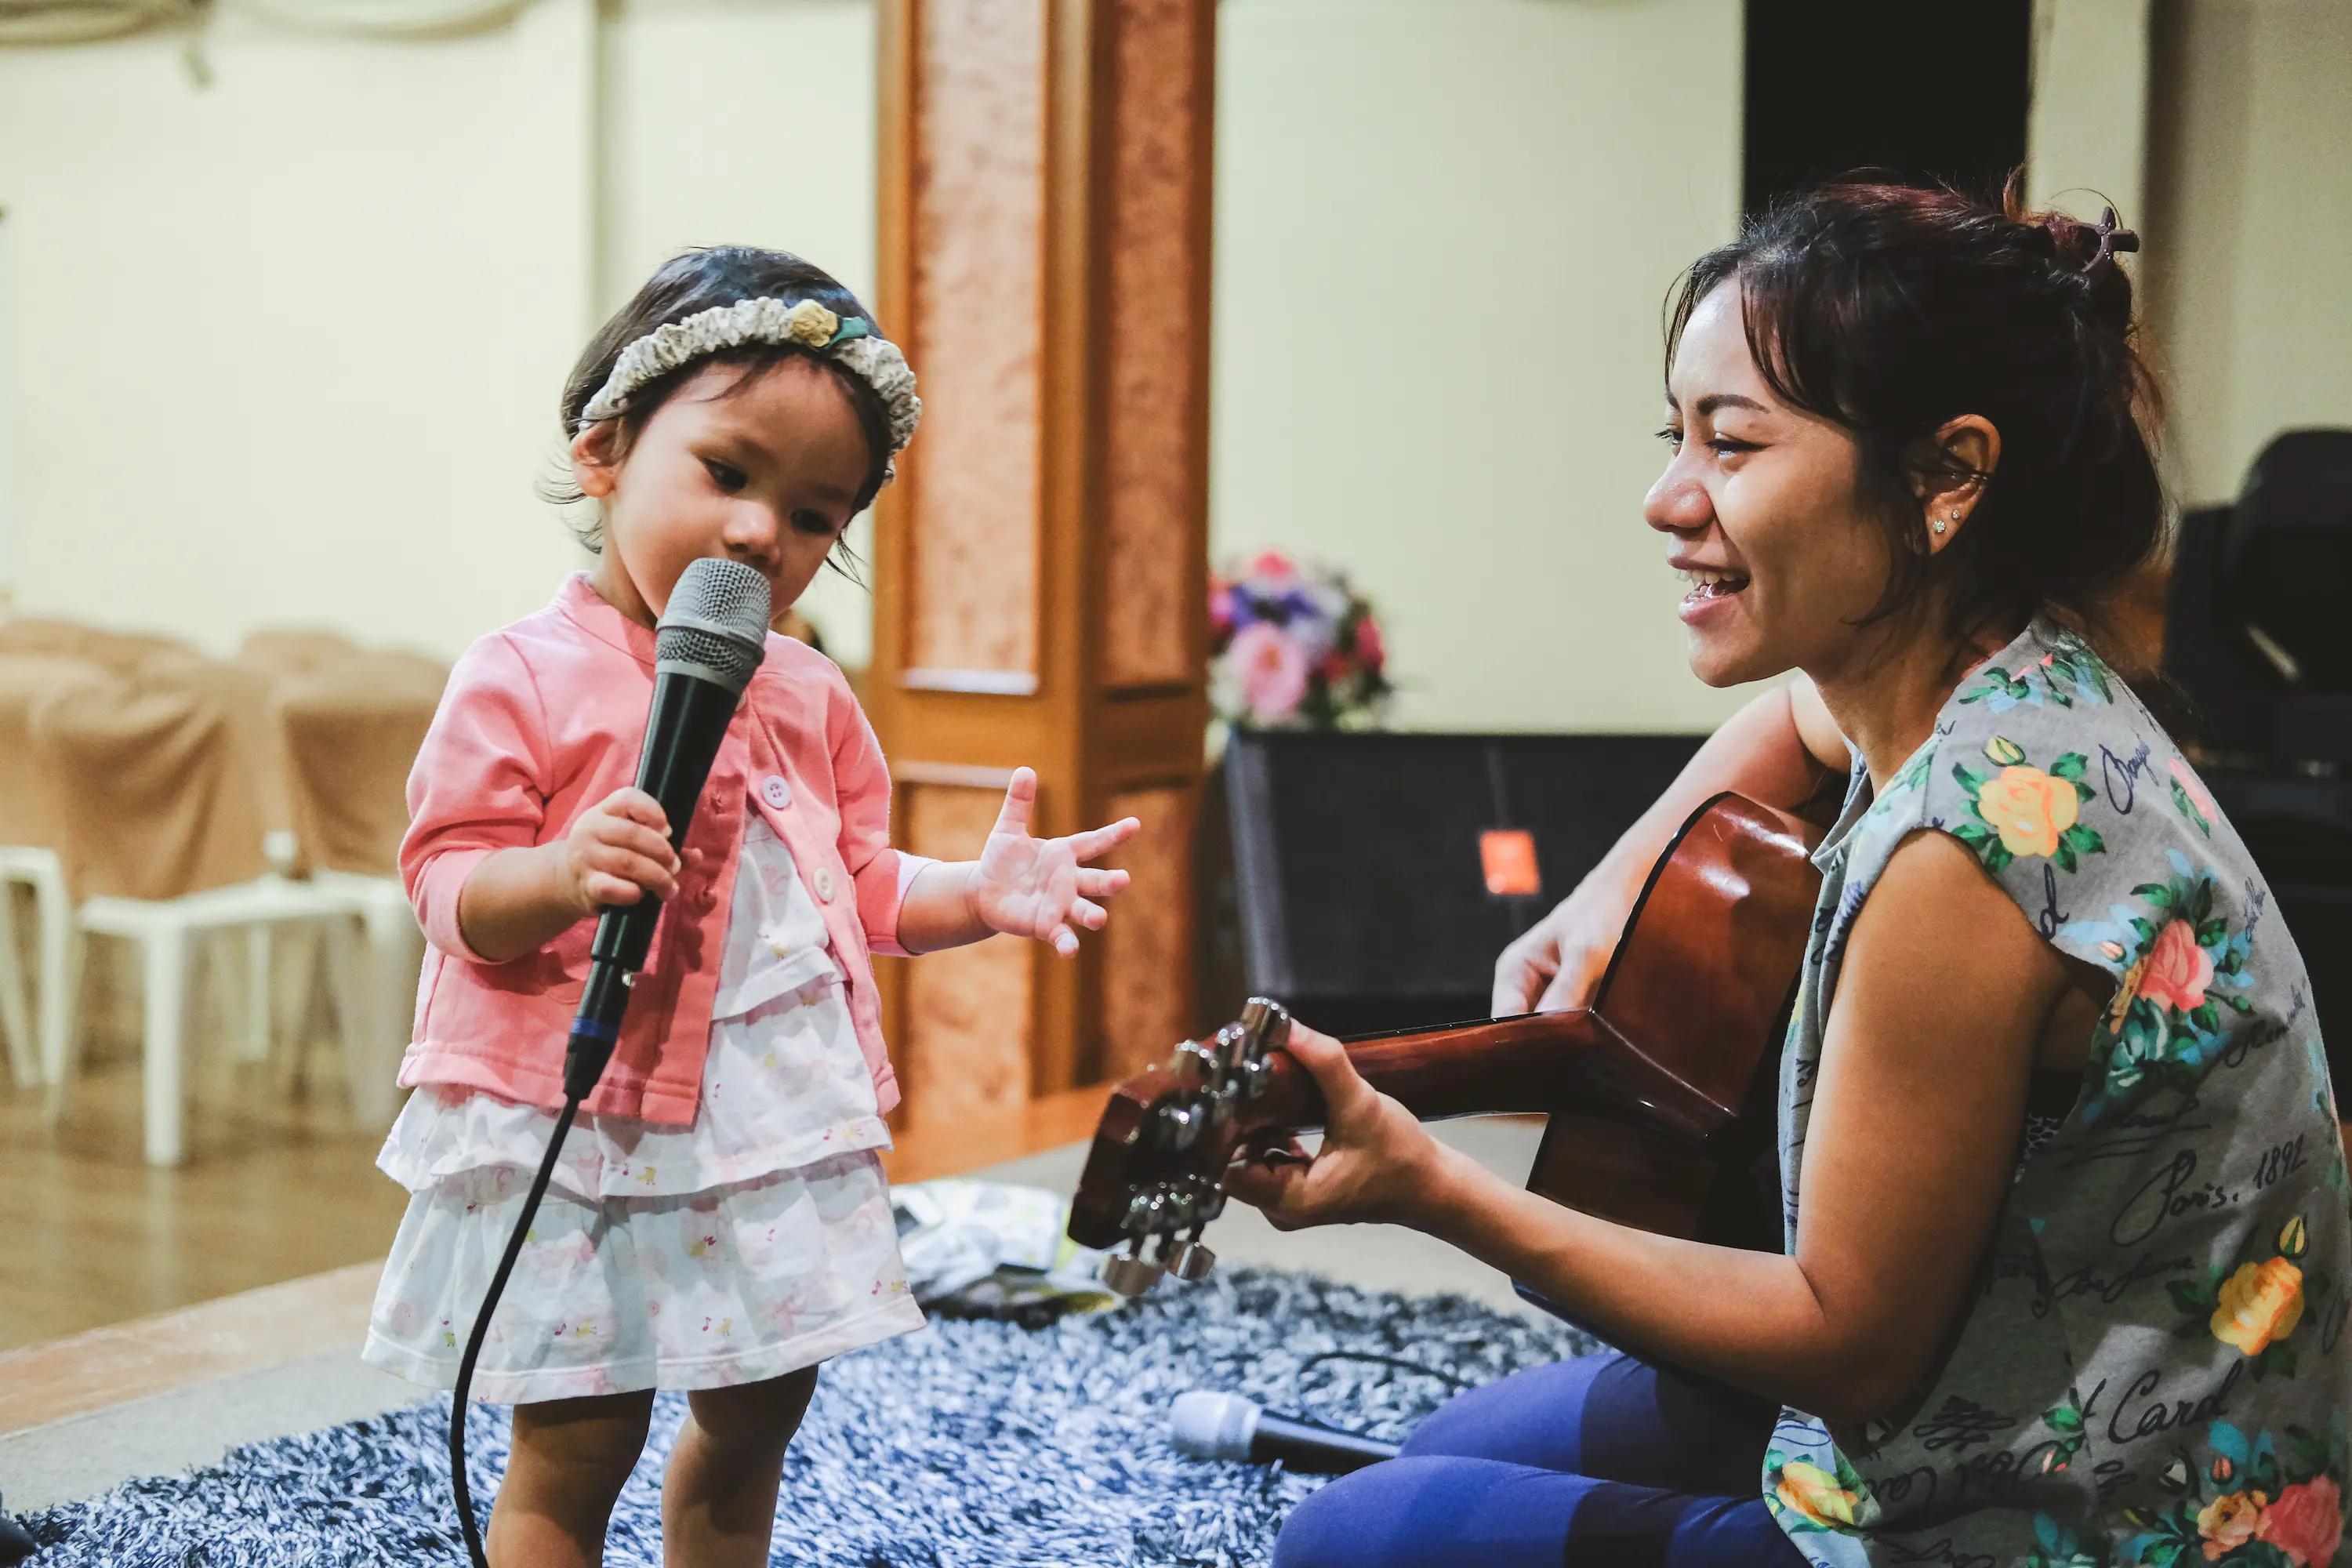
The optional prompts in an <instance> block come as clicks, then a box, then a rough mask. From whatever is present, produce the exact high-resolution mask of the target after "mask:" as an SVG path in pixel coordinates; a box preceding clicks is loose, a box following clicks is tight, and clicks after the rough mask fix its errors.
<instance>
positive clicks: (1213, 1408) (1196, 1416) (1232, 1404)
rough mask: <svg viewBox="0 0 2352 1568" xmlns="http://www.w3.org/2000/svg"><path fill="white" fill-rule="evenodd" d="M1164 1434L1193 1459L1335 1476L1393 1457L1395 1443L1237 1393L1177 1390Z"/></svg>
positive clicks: (1180, 1450)
mask: <svg viewBox="0 0 2352 1568" xmlns="http://www.w3.org/2000/svg"><path fill="white" fill-rule="evenodd" d="M1168 1436H1169V1440H1170V1441H1171V1442H1172V1443H1174V1444H1175V1445H1176V1449H1177V1452H1179V1453H1181V1454H1184V1455H1187V1456H1189V1457H1190V1458H1195V1459H1223V1460H1227V1461H1230V1462H1232V1463H1235V1464H1244V1465H1270V1464H1273V1463H1274V1462H1275V1461H1276V1459H1279V1460H1281V1461H1282V1462H1283V1463H1284V1464H1285V1465H1287V1466H1288V1467H1289V1468H1292V1469H1293V1470H1297V1471H1299V1472H1301V1473H1304V1474H1307V1475H1317V1476H1338V1475H1345V1474H1346V1473H1347V1472H1348V1471H1349V1470H1360V1469H1362V1468H1364V1467H1365V1466H1366V1465H1371V1464H1377V1463H1379V1462H1380V1461H1381V1460H1382V1459H1393V1458H1396V1457H1397V1446H1396V1445H1395V1444H1394V1443H1383V1442H1381V1441H1380V1440H1379V1439H1377V1438H1373V1437H1361V1436H1357V1435H1356V1434H1355V1433H1353V1432H1342V1431H1339V1429H1338V1428H1336V1427H1331V1426H1319V1425H1318V1424H1317V1423H1315V1422H1312V1421H1301V1420H1298V1419H1297V1418H1296V1417H1293V1416H1288V1415H1274V1414H1272V1413H1271V1412H1269V1411H1265V1410H1262V1409H1260V1408H1259V1407H1258V1406H1257V1405H1256V1404H1255V1402H1253V1401H1251V1400H1247V1399H1244V1398H1243V1397H1242V1396H1241V1395H1240V1394H1210V1393H1206V1392H1202V1391H1197V1390H1196V1391H1195V1392H1193V1393H1191V1394H1178V1395H1177V1396H1176V1403H1175V1404H1174V1405H1171V1406H1169V1410H1168Z"/></svg>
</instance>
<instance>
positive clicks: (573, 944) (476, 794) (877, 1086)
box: [400, 574, 929, 1124]
mask: <svg viewBox="0 0 2352 1568" xmlns="http://www.w3.org/2000/svg"><path fill="white" fill-rule="evenodd" d="M653 666H654V635H653V633H652V632H651V631H650V630H648V629H647V628H646V627H644V626H638V625H637V624H636V623H635V622H633V621H631V620H629V619H628V618H627V617H626V616H623V615H622V614H621V613H620V612H619V611H617V610H615V609H614V608H613V607H612V606H611V605H607V604H606V603H605V602H604V600H603V599H602V598H600V597H598V596H597V595H596V593H595V591H594V590H593V588H591V587H590V586H589V585H588V579H587V577H586V575H585V574H578V575H574V576H573V577H572V579H571V580H570V581H568V582H566V583H565V584H564V585H563V587H562V591H561V592H560V593H558V594H557V595H556V596H555V602H554V603H553V604H551V605H549V606H548V607H547V608H546V609H544V610H541V612H539V614H537V615H535V616H530V617H529V618H527V619H524V620H521V621H518V622H516V623H515V624H514V625H513V626H509V627H507V628H506V629H505V630H504V631H499V632H493V633H492V634H490V635H489V636H488V637H484V638H482V639H481V640H480V641H478V642H477V643H476V644H474V646H473V647H470V648H468V649H467V650H466V656H465V658H462V659H460V660H459V661H458V663H457V669H456V670H455V671H454V672H453V673H452V675H451V676H450V679H449V687H448V690H447V691H446V693H445V694H444V695H443V697H442V699H441V709H440V711H439V712H438V713H436V715H435V716H434V719H433V728H432V730H431V731H430V732H428V733H427V734H426V736H425V745H424V749H423V750H422V751H420V752H418V753H417V757H416V766H415V769H414V770H413V771H412V772H411V773H410V774H409V776H408V812H409V817H410V826H409V829H408V835H407V837H405V838H404V839H403V840H402V841H401V846H400V873H401V877H402V879H404V881H405V882H406V884H407V887H408V897H409V901H410V902H411V903H413V904H414V905H415V909H416V918H417V920H418V921H419V922H421V923H422V924H423V926H424V928H425V939H426V941H427V942H429V943H430V946H429V947H428V949H427V951H426V952H425V972H424V974H423V976H422V978H421V980H420V982H419V984H418V986H417V993H416V1025H415V1037H414V1043H412V1044H411V1045H410V1046H409V1047H408V1053H407V1056H406V1058H404V1060H403V1061H402V1063H401V1068H400V1081H401V1082H402V1083H403V1084H424V1083H440V1084H462V1085H467V1086H469V1087H471V1088H475V1089H488V1090H490V1091H491V1092H493V1093H495V1094H498V1095H500V1096H502V1097H504V1098H506V1099H508V1100H517V1101H521V1102H526V1103H530V1104H536V1105H541V1106H544V1107H546V1108H547V1109H549V1110H555V1109H558V1108H560V1107H561V1106H562V1103H563V1048H564V1041H565V1037H566V1035H567V1033H568V1031H569V1029H570V1026H571V1022H572V1012H573V1011H574V1009H575V1008H576V1007H577V1006H578V1005H579V1002H580V993H581V989H582V986H583V984H584V983H585V981H586V979H587V974H588V944H589V942H590V940H591V939H592V938H593V935H594V932H595V921H581V922H580V923H579V924H577V925H575V926H573V927H572V929H571V930H570V931H565V932H564V933H563V934H562V936H560V937H558V938H556V939H555V941H553V942H550V943H549V944H548V945H547V946H546V947H544V948H541V950H540V951H538V952H531V953H526V954H524V955H523V956H522V957H520V958H516V959H511V960H509V961H508V962H507V963H490V962H489V961H488V960H486V959H484V958H482V957H480V956H479V955H478V954H477V953H475V952H472V950H470V949H469V948H467V945H466V939H465V937H464V936H463V935H462V934H460V932H459V931H458V929H457V891H458V889H460V888H462V887H464V886H465V884H466V879H467V877H468V876H470V875H471V874H472V872H473V869H474V868H475V867H476V866H478V865H479V864H480V863H481V862H482V860H483V859H484V858H485V857H487V856H488V855H490V854H492V853H494V852H495V851H497V850H499V849H504V848H509V847H514V846H530V845H537V844H545V843H547V842H548V841H550V840H551V839H556V838H561V837H563V836H564V834H566V833H567V832H569V831H570V829H571V827H572V822H573V821H574V820H575V819H577V818H578V817H579V816H580V815H581V813H582V812H583V811H585V810H587V809H588V808H589V807H590V806H593V805H595V804H596V803H597V802H599V801H601V800H603V799H604V797H605V796H606V795H610V794H612V793H613V791H614V790H616V789H619V788H621V787H623V786H624V785H625V784H631V783H633V782H635V777H636V770H637V754H638V752H639V751H640V749H641V748H642V746H643V744H644V740H645V724H646V709H647V708H648V707H649V706H650V704H651V702H652V700H653V679H654V678H653ZM747 808H749V809H753V810H757V811H759V812H761V814H762V815H764V816H766V817H767V819H768V823H769V826H772V828H773V829H774V830H775V832H776V834H777V836H778V837H781V838H782V840H783V841H784V844H785V846H786V847H789V848H790V849H791V850H792V853H793V862H794V864H795V865H797V866H798V867H799V868H800V875H801V880H802V881H803V883H804V884H805V885H806V886H807V888H808V890H809V895H810V897H811V898H813V899H814V900H815V901H816V906H817V908H818V910H821V911H822V912H823V914H824V924H825V930H826V931H827V933H828V934H829V935H830V936H831V937H832V939H833V951H834V953H835V957H836V958H837V959H838V960H839V961H840V963H841V965H842V968H843V971H844V972H845V974H846V975H847V989H848V999H849V1010H850V1016H851V1017H852V1018H853V1019H854V1020H855V1022H856V1026H857V1039H858V1044H859V1045H860V1046H861V1047H863V1048H864V1050H865V1053H866V1065H867V1066H868V1067H869V1068H872V1069H873V1073H874V1090H875V1096H876V1098H877V1100H879V1102H880V1108H881V1109H882V1110H885V1111H887V1110H889V1109H890V1108H891V1107H892V1106H893V1105H896V1104H897V1103H898V1080H897V1079H896V1078H895V1077H894V1076H893V1075H892V1073H891V1071H890V1062H889V1058H888V1057H887V1055H886V1054H885V1052H884V1050H883V1045H882V1026H881V1016H880V1013H879V1011H878V1009H877V1006H876V1005H875V996H874V968H873V964H872V963H871V962H870V961H869V959H868V956H867V955H868V953H869V952H888V953H895V952H899V951H900V950H899V948H898V907H899V903H900V900H902V899H903V898H904V897H905V896H906V889H907V885H908V883H909V882H911V881H913V879H914V877H915V873H916V872H917V871H919V870H920V869H921V868H922V867H923V866H925V865H928V864H929V862H928V861H925V860H922V859H920V858H917V857H915V856H911V855H900V854H899V853H898V851H897V850H895V849H893V848H891V847H890V843H889V827H890V775H889V773H888V771H887V768H886V767H885V766H884V764H883V761H882V749H881V747H880V746H879V745H877V743H876V742H875V739H874V731H873V729H872V728H871V727H870V726H869V725H868V724H867V723H866V715H865V714H864V713H863V712H862V711H860V710H859V709H858V706H857V700H856V698H855V697H853V696H851V695H850V690H849V685H848V682H846V681H845V680H844V679H842V675H841V671H840V670H839V669H837V668H835V667H834V665H833V662H832V661H831V660H829V659H827V658H825V657H824V655H822V654H820V653H817V652H815V651H814V649H811V648H809V647H804V646H803V645H802V644H800V643H797V642H793V641H792V640H791V639H790V638H787V637H775V636H771V637H769V638H768V650H767V658H766V660H765V661H764V662H763V663H762V664H761V667H760V670H759V673H758V674H757V675H755V676H753V677H752V679H751V686H750V687H749V689H746V691H745V692H744V695H743V702H742V705H741V707H740V708H738V709H737V710H736V713H735V719H734V722H733V723H732V724H730V726H729V727H728V731H727V739H726V741H725V742H723V743H722V744H721V745H720V747H719V760H718V761H717V762H716V763H714V764H713V765H712V767H711V770H710V781H709V784H708V785H707V786H706V787H705V788H704V790H703V795H702V801H701V804H700V805H698V807H697V808H696V810H695V814H694V822H693V826H692V827H691V829H690V830H689V832H688V837H687V845H688V848H690V849H698V850H700V851H701V855H702V859H701V864H700V867H699V868H698V869H697V868H693V867H691V866H689V867H688V868H687V870H686V871H685V872H684V873H683V874H682V876H681V878H680V879H679V887H678V895H677V898H676V899H675V900H672V901H671V902H670V903H669V904H667V906H665V907H664V909H663V910H662V914H661V921H660V924H659V925H658V926H657V927H656V929H655V933H654V944H653V951H652V954H651V956H650V957H649V959H648V960H647V962H646V970H645V973H643V974H642V975H640V976H639V977H638V980H637V984H636V988H635V993H634V994H633V995H632V997H631V999H630V1002H629V1011H628V1016H626V1018H625V1020H624V1021H623V1023H622V1027H621V1039H620V1045H619V1047H618V1048H617V1049H616V1050H615V1051H614V1054H613V1060H612V1064H611V1065H610V1066H609V1067H607V1068H605V1069H604V1081H603V1082H602V1083H600V1084H599V1085H598V1086H597V1089H596V1092H595V1094H594V1095H593V1097H591V1098H590V1100H588V1102H587V1106H586V1109H587V1110H592V1111H595V1112H598V1113H600V1114H605V1115H621V1116H630V1117H635V1118H638V1119H640V1120H643V1121H656V1122H665V1123H678V1124H685V1123H690V1122H692V1121H693V1120H694V1111H695V1105H696V1101H697V1100H698V1098H699V1096H700V1093H701V1087H702V1061H703V1057H704V1054H705V1053H706V1052H707V1051H708V1050H709V1043H710V1005H711V998H712V994H713V993H714V992H715V991H716V990H717V987H718V983H719V953H720V951H721V946H722V944H723V943H724V942H725V940H726V936H727V917H728V912H729V910H730V906H731V904H732V900H733V895H734V889H735V868H736V864H737V862H738V861H739V860H740V858H741V855H742V846H743V816H742V813H743V812H744V811H745V810H746V809H747Z"/></svg>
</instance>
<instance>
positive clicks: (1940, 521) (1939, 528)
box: [1936, 517, 1944, 533]
mask: <svg viewBox="0 0 2352 1568" xmlns="http://www.w3.org/2000/svg"><path fill="white" fill-rule="evenodd" d="M1936 531H1937V533H1941V532H1943V531H1944V520H1943V519H1942V518H1940V517H1939V518H1937V520H1936Z"/></svg>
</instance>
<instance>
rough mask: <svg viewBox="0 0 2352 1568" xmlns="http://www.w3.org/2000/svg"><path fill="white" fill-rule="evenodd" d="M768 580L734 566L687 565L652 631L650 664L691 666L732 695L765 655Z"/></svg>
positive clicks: (716, 561) (737, 564)
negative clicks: (652, 661)
mask: <svg viewBox="0 0 2352 1568" xmlns="http://www.w3.org/2000/svg"><path fill="white" fill-rule="evenodd" d="M768 613H769V595H768V580H767V578H765V577H763V576H761V574H759V573H758V572H756V571H754V570H752V569H751V567H749V566H746V565H744V564H743V563H741V562H740V561H722V560H719V559H715V558H705V559H703V560H700V561H694V562H689V563H688V565H687V568H686V571H685V572H684V573H683V574H680V576H679V577H678V580H677V587H675V588H672V589H671V590H670V591H669V607H668V608H667V609H666V610H664V611H663V612H662V617H661V623H660V624H659V625H658V626H656V627H655V628H654V658H655V660H656V662H657V663H659V664H665V665H679V664H683V665H692V666H695V667H697V668H698V671H699V672H701V673H706V674H708V675H709V677H710V678H711V679H715V680H718V681H719V682H720V683H722V684H723V685H726V686H728V687H730V688H731V689H734V690H737V691H740V690H742V689H743V688H744V687H745V686H747V685H749V684H750V682H751V675H752V672H753V671H755V670H757V669H758V668H760V660H761V658H765V657H766V656H767V651H768Z"/></svg>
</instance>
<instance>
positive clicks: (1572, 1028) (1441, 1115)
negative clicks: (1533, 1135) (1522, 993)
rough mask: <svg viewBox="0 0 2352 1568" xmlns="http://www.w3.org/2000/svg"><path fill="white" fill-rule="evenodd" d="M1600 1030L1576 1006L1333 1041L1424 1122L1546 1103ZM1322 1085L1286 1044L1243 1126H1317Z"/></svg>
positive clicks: (1365, 1075)
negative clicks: (1559, 1010)
mask: <svg viewBox="0 0 2352 1568" xmlns="http://www.w3.org/2000/svg"><path fill="white" fill-rule="evenodd" d="M1604 1033H1605V1031H1604V1030H1603V1029H1602V1028H1601V1024H1600V1020H1599V1019H1598V1018H1597V1017H1596V1016H1594V1015H1592V1014H1591V1013H1590V1012H1588V1011H1586V1010H1584V1009H1583V1008H1577V1009H1575V1010H1573V1011H1570V1012H1563V1013H1527V1014H1522V1015H1520V1016H1517V1017H1510V1018H1485V1019H1480V1020H1478V1021H1477V1022H1475V1023H1468V1024H1448V1025H1444V1026H1442V1027H1439V1028H1434V1029H1416V1030H1404V1031H1400V1032H1398V1033H1394V1034H1385V1035H1364V1036H1359V1037H1356V1038H1353V1039H1349V1040H1345V1041H1342V1042H1341V1043H1342V1044H1343V1045H1345V1046H1346V1047H1348V1059H1349V1061H1350V1062H1352V1063H1354V1064H1355V1068H1356V1070H1357V1071H1358V1072H1359V1073H1361V1074H1362V1075H1363V1078H1364V1081H1365V1082H1367V1083H1369V1084H1370V1085H1371V1086H1372V1088H1374V1089H1377V1090H1379V1091H1380V1092H1381V1093H1382V1094H1385V1095H1389V1096H1391V1098H1393V1099H1395V1100H1398V1101H1399V1102H1400V1103H1402V1105H1403V1106H1404V1108H1405V1109H1406V1110H1410V1111H1412V1113H1413V1115H1414V1116H1416V1117H1418V1118H1420V1119H1421V1120H1422V1121H1444V1120H1445V1119H1446V1118H1448V1117H1454V1116H1491V1115H1498V1114H1502V1113H1505V1112H1510V1111H1528V1110H1550V1109H1551V1108H1552V1107H1553V1106H1555V1105H1557V1104H1559V1100H1560V1095H1561V1092H1562V1090H1563V1089H1564V1088H1565V1086H1566V1085H1567V1084H1568V1082H1569V1081H1570V1078H1571V1077H1572V1075H1573V1074H1574V1073H1575V1072H1576V1070H1577V1068H1578V1067H1579V1066H1580V1062H1581V1060H1582V1059H1583V1058H1586V1057H1587V1056H1588V1054H1589V1052H1590V1050H1591V1047H1594V1046H1596V1045H1598V1044H1600V1043H1601V1039H1602V1037H1603V1035H1604ZM1324 1116H1325V1107H1324V1103H1323V1091H1322V1090H1321V1089H1318V1088H1317V1087H1316V1083H1315V1080H1314V1079H1313V1078H1311V1077H1309V1076H1308V1074H1307V1069H1306V1068H1302V1067H1300V1066H1299V1065H1298V1061H1297V1058H1295V1057H1293V1056H1291V1055H1290V1054H1289V1053H1288V1052H1287V1051H1280V1052H1276V1053H1275V1055H1274V1057H1273V1071H1272V1074H1271V1076H1270V1078H1269V1079H1268V1081H1267V1084H1266V1087H1265V1090H1264V1091H1263V1092H1262V1093H1260V1094H1259V1095H1258V1097H1257V1098H1256V1099H1255V1100H1252V1101H1251V1102H1250V1103H1249V1107H1248V1109H1247V1110H1245V1111H1244V1113H1243V1121H1244V1126H1245V1127H1246V1128H1248V1129H1250V1130H1253V1131H1255V1130H1256V1129H1260V1128H1268V1127H1284V1128H1290V1129H1294V1130H1297V1131H1310V1130H1312V1129H1315V1128H1318V1127H1320V1126H1322V1125H1323V1121H1324Z"/></svg>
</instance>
